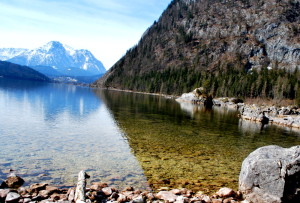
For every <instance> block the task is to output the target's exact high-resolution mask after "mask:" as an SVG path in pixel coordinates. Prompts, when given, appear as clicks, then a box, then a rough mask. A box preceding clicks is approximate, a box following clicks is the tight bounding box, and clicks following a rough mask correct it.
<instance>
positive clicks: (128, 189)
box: [125, 186, 134, 191]
mask: <svg viewBox="0 0 300 203" xmlns="http://www.w3.org/2000/svg"><path fill="white" fill-rule="evenodd" d="M125 191H134V188H133V187H131V186H129V187H126V188H125Z"/></svg>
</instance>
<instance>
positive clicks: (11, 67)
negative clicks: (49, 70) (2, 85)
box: [0, 61, 51, 82]
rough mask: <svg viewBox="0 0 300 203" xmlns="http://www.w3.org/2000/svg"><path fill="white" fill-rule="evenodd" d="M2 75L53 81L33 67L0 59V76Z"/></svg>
mask: <svg viewBox="0 0 300 203" xmlns="http://www.w3.org/2000/svg"><path fill="white" fill-rule="evenodd" d="M2 77H5V78H15V79H21V80H35V81H45V82H50V81H51V80H50V78H48V77H47V76H45V75H43V74H42V73H40V72H38V71H35V70H33V69H32V68H29V67H27V66H20V65H18V64H14V63H10V62H6V61H0V78H2Z"/></svg>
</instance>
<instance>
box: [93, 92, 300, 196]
mask: <svg viewBox="0 0 300 203" xmlns="http://www.w3.org/2000/svg"><path fill="white" fill-rule="evenodd" d="M95 92H96V94H97V95H98V96H99V97H100V98H101V100H102V101H103V102H104V103H105V104H106V105H107V106H108V109H109V110H110V112H111V114H112V115H113V117H114V119H115V120H116V122H117V123H118V126H119V127H120V128H121V129H122V130H123V132H124V135H125V136H126V137H127V139H128V143H129V145H130V147H131V149H132V152H133V153H134V155H135V156H136V158H137V159H138V161H139V163H140V164H141V166H142V168H143V170H144V172H145V175H146V177H147V180H148V183H149V184H150V186H151V187H152V188H153V189H158V188H160V187H162V186H169V187H172V188H177V187H186V188H190V189H193V190H196V191H197V190H201V191H205V192H213V191H215V190H217V189H219V188H220V187H223V186H227V187H231V188H234V189H237V186H238V175H239V171H240V167H241V164H242V161H243V159H244V158H245V157H246V156H247V155H248V154H249V153H250V152H252V151H253V150H255V149H256V148H258V147H261V146H264V145H271V144H276V145H280V146H283V147H290V146H293V145H296V144H299V141H300V138H299V136H298V134H296V133H293V132H290V131H286V130H285V129H283V128H280V127H276V126H266V127H265V128H263V129H260V128H259V130H249V129H256V125H257V124H255V123H252V124H251V123H247V126H248V127H247V128H244V127H245V126H246V125H245V124H243V123H244V122H243V121H239V119H238V117H237V112H236V111H234V110H230V109H226V108H218V107H216V108H213V109H211V110H207V109H205V108H203V107H202V106H194V105H192V104H179V103H177V102H175V101H174V100H171V99H166V98H163V97H158V96H151V95H144V94H135V93H126V92H118V91H99V90H98V91H97V90H95ZM249 126H250V127H249ZM251 126H252V127H251Z"/></svg>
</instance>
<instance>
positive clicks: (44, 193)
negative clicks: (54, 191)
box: [39, 190, 50, 199]
mask: <svg viewBox="0 0 300 203" xmlns="http://www.w3.org/2000/svg"><path fill="white" fill-rule="evenodd" d="M39 195H40V196H42V197H43V198H45V199H46V198H48V197H49V195H50V191H49V190H41V191H40V192H39Z"/></svg>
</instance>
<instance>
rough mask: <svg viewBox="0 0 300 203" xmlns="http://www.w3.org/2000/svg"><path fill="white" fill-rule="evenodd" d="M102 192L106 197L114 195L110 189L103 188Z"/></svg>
mask: <svg viewBox="0 0 300 203" xmlns="http://www.w3.org/2000/svg"><path fill="white" fill-rule="evenodd" d="M102 192H103V194H104V195H105V196H111V194H112V193H113V191H112V189H111V188H110V187H105V188H102Z"/></svg>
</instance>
